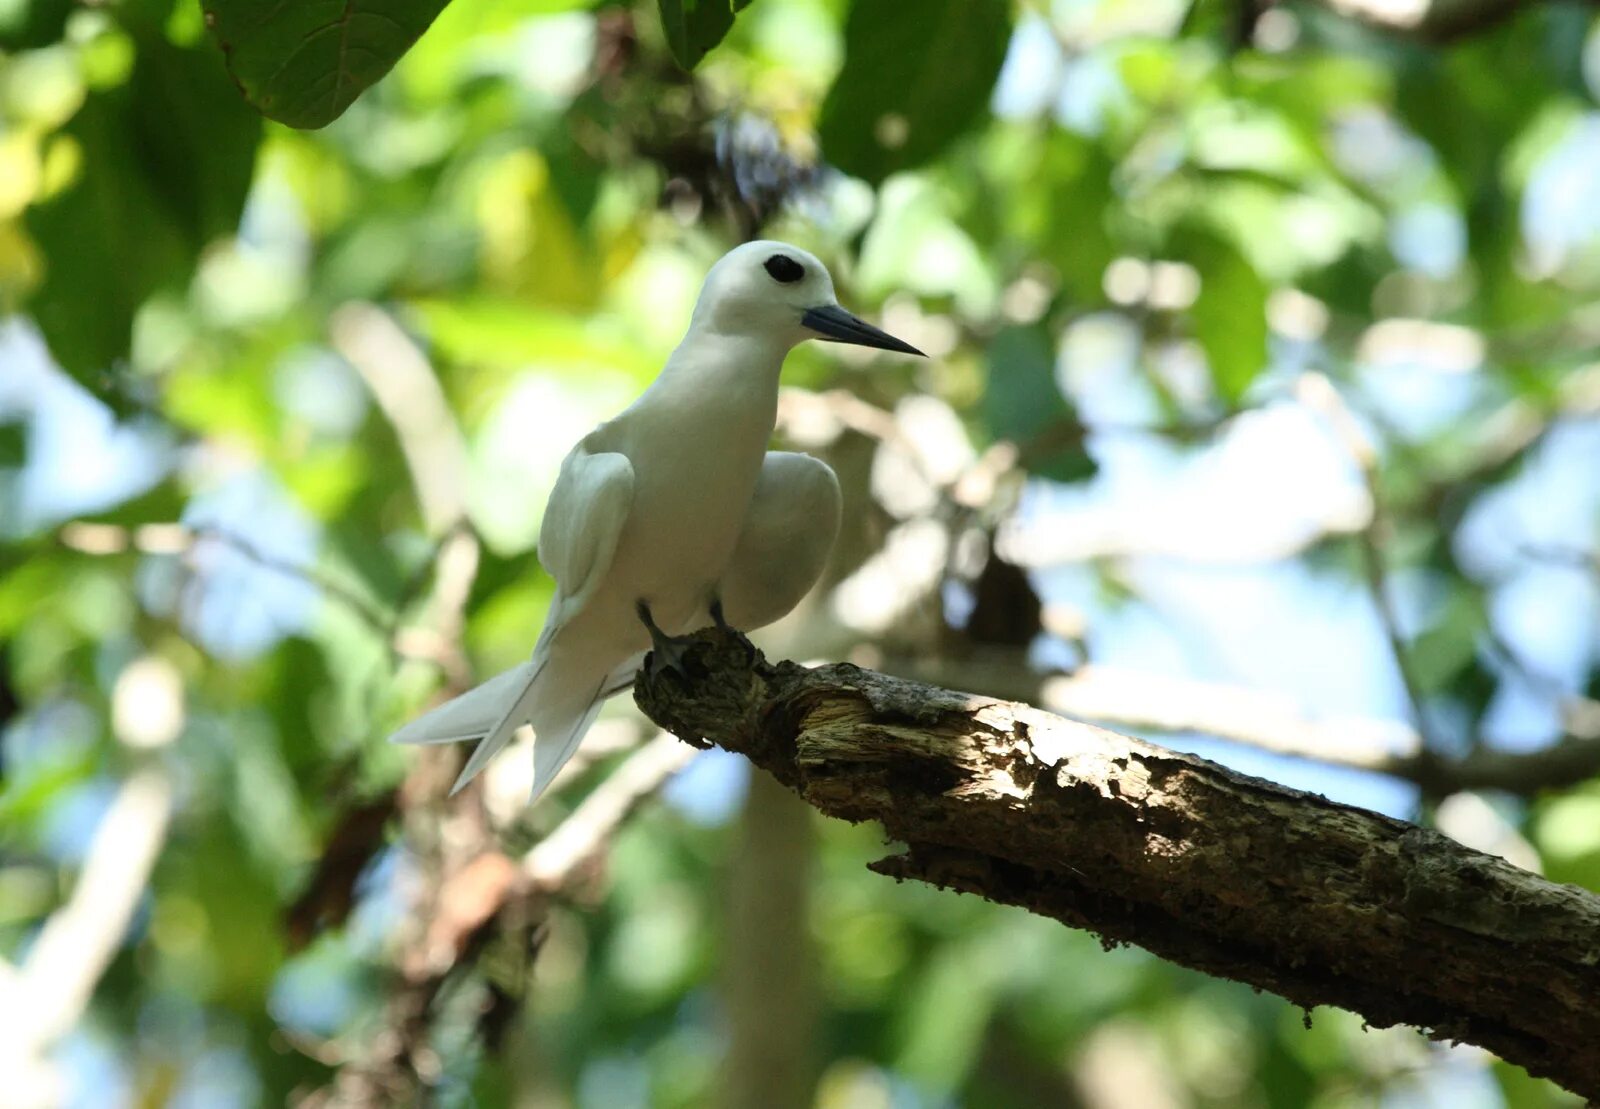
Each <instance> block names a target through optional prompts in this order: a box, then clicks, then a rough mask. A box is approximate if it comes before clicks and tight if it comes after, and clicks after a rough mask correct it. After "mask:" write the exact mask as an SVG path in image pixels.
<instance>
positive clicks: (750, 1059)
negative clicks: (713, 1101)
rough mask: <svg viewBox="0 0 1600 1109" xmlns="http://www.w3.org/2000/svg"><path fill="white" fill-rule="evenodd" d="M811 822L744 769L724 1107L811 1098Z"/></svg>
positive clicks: (793, 1103) (732, 883) (793, 1105)
mask: <svg viewBox="0 0 1600 1109" xmlns="http://www.w3.org/2000/svg"><path fill="white" fill-rule="evenodd" d="M812 820H813V817H812V815H811V810H810V809H808V808H807V807H806V806H805V805H803V804H801V803H800V802H799V801H797V800H795V798H794V795H793V794H791V793H789V792H788V791H787V790H785V789H784V788H783V787H782V786H780V785H778V784H777V783H776V782H774V781H773V780H772V779H771V778H769V777H767V776H766V775H765V774H753V775H751V777H750V792H749V793H748V794H747V795H746V797H745V803H744V812H743V813H742V814H741V815H740V818H739V841H738V843H737V845H736V846H735V848H734V855H733V861H732V865H731V866H730V868H729V890H728V902H727V903H728V934H727V945H726V947H725V949H724V950H725V953H726V957H725V959H724V961H723V967H722V988H723V999H724V1002H725V1004H726V1006H727V1010H726V1011H727V1021H728V1055H727V1058H726V1061H725V1062H724V1064H723V1074H722V1077H723V1081H722V1090H721V1101H722V1105H723V1106H724V1109H807V1107H808V1106H810V1105H812V1104H814V1103H815V1101H816V1096H815V1087H816V1033H817V1028H816V1025H817V967H816V953H815V952H814V951H813V950H812V944H811V931H810V923H811V922H810V919H809V917H810V912H809V904H808V902H809V898H808V897H807V894H808V893H809V892H810V889H811V855H812V830H811V821H812Z"/></svg>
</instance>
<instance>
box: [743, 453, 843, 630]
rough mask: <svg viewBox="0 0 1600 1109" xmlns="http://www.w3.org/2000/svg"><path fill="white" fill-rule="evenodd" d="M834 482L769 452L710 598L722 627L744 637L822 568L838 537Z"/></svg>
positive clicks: (801, 458) (810, 463) (810, 464)
mask: <svg viewBox="0 0 1600 1109" xmlns="http://www.w3.org/2000/svg"><path fill="white" fill-rule="evenodd" d="M840 505H841V498H840V495H839V479H838V478H837V477H835V476H834V473H833V470H831V469H830V468H829V467H828V464H827V463H825V462H822V461H821V460H819V459H815V458H812V457H811V456H810V455H806V454H791V453H789V452H787V451H769V452H768V453H767V457H766V459H765V460H764V461H763V463H762V466H761V476H760V478H759V479H758V480H757V482H756V490H755V494H754V496H752V497H751V499H750V509H749V512H748V513H747V514H746V516H745V521H744V528H743V530H742V531H741V532H740V534H739V544H738V546H737V547H736V548H735V549H734V552H733V558H732V559H731V560H730V561H729V563H728V568H727V570H726V571H725V572H724V574H723V578H722V581H721V583H720V584H719V588H718V592H719V594H720V595H721V597H722V609H723V614H724V616H725V617H726V618H727V621H728V623H730V624H732V625H733V626H734V627H736V628H740V629H742V630H744V631H752V630H754V629H756V628H761V627H765V626H766V625H768V624H770V623H772V622H773V621H775V620H778V619H779V618H780V617H782V616H784V615H786V614H787V613H788V612H789V610H790V609H792V608H794V606H795V605H797V604H799V603H800V600H801V598H803V597H804V596H805V595H806V593H808V592H809V591H810V589H811V587H812V586H813V585H815V584H816V583H817V579H818V578H820V577H821V576H822V571H823V568H824V567H825V566H826V565H827V562H828V554H829V552H831V551H832V550H833V542H834V540H835V538H837V537H838V534H839V517H840Z"/></svg>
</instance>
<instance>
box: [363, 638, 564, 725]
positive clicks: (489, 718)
mask: <svg viewBox="0 0 1600 1109" xmlns="http://www.w3.org/2000/svg"><path fill="white" fill-rule="evenodd" d="M543 661H544V660H543V659H542V658H533V659H529V660H528V661H527V662H525V663H523V664H522V665H521V666H513V667H512V668H511V669H510V670H507V671H505V672H504V673H503V674H497V675H495V676H494V677H492V678H490V679H489V680H488V681H486V682H484V683H483V684H482V685H478V686H474V687H473V688H471V689H469V690H467V691H466V692H465V693H463V694H462V695H461V696H459V697H456V698H454V699H452V700H449V701H446V702H445V703H444V704H442V705H440V706H439V707H438V708H436V709H433V710H431V711H429V712H426V713H424V714H423V715H421V716H419V717H417V718H416V719H415V720H413V721H411V723H409V724H407V725H406V726H405V727H403V728H401V729H400V730H399V731H397V732H395V733H394V734H393V735H391V736H390V737H389V742H390V743H457V742H460V741H462V740H467V739H478V738H479V737H481V736H485V735H488V734H489V733H490V732H491V731H493V730H494V726H495V724H497V723H498V722H499V721H500V719H501V717H503V716H504V715H505V713H506V709H507V708H509V707H510V706H511V705H512V704H513V703H515V701H516V700H517V698H518V697H519V696H520V695H521V694H522V692H523V691H524V690H525V689H527V687H528V686H529V685H530V684H531V683H532V681H533V677H534V675H535V674H536V673H537V672H538V667H539V666H540V665H541V664H542V663H543Z"/></svg>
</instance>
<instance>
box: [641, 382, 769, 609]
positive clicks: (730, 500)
mask: <svg viewBox="0 0 1600 1109" xmlns="http://www.w3.org/2000/svg"><path fill="white" fill-rule="evenodd" d="M741 402H742V403H741ZM776 413H777V390H776V385H775V383H774V387H773V389H772V390H771V397H770V400H767V399H766V398H764V397H761V396H755V397H741V396H737V395H735V396H733V397H728V396H727V395H726V394H723V395H716V394H713V395H712V396H710V397H702V398H700V403H698V404H695V405H694V406H692V407H691V408H687V409H684V410H680V411H679V412H677V413H676V414H674V415H673V416H672V417H671V418H666V419H659V420H655V421H651V422H650V423H648V424H646V428H645V431H644V433H643V434H641V435H639V436H638V438H637V440H636V441H635V442H634V443H633V444H632V445H631V449H630V451H629V456H630V460H631V461H632V463H633V468H634V494H633V505H632V507H631V508H630V510H629V513H628V521H627V524H626V525H625V526H624V528H623V533H622V537H621V540H620V541H619V543H618V548H617V554H616V558H615V560H614V562H613V564H612V573H611V574H610V575H609V576H610V579H611V582H612V583H613V585H614V586H615V591H616V594H617V595H618V597H619V599H620V600H621V601H623V602H625V603H627V604H629V605H631V604H632V603H633V601H635V600H641V599H642V600H645V601H647V602H648V603H649V604H650V606H651V609H652V611H653V612H654V613H655V615H656V619H657V621H658V622H659V623H660V624H661V626H662V627H663V628H666V629H667V630H668V631H676V630H686V629H687V625H688V624H689V623H691V622H694V621H695V620H697V619H698V618H699V617H700V616H701V615H702V614H703V613H704V611H705V604H706V601H707V600H708V598H709V594H710V592H711V590H712V589H713V588H714V587H715V585H716V583H717V580H718V579H719V578H720V577H721V575H722V573H723V570H724V569H725V568H726V566H727V564H728V562H729V560H730V559H731V558H732V556H733V551H734V547H735V546H736V545H737V543H738V540H739V534H740V531H741V530H742V528H743V525H744V520H745V516H746V515H747V513H748V511H749V507H750V500H751V497H752V496H753V494H754V492H755V486H756V481H757V479H758V478H759V476H760V473H761V462H762V459H763V458H764V457H765V455H766V448H767V443H768V441H769V440H770V438H771V435H772V427H773V422H774V420H775V418H776Z"/></svg>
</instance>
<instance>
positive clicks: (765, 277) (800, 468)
mask: <svg viewBox="0 0 1600 1109" xmlns="http://www.w3.org/2000/svg"><path fill="white" fill-rule="evenodd" d="M812 338H821V339H825V340H829V341H833V342H842V343H854V344H857V345H860V346H867V347H877V348H879V349H882V350H892V351H900V352H903V353H906V354H918V355H920V354H921V353H922V352H921V351H919V350H917V349H916V348H915V347H912V346H910V345H909V344H907V343H904V342H901V341H900V340H899V339H896V338H894V337H893V336H892V335H889V334H886V333H885V332H883V331H880V330H878V329H877V328H875V327H873V326H872V325H870V324H867V323H865V322H863V321H862V320H860V319H857V318H856V317H855V316H853V315H851V314H850V313H849V312H846V311H845V310H844V309H843V308H841V307H839V303H838V300H837V298H836V297H835V295H834V291H833V279H832V277H830V276H829V274H828V271H827V269H826V267H824V266H823V264H822V263H821V262H819V261H818V260H817V259H816V258H815V257H813V256H812V255H811V254H808V253H807V252H806V251H804V250H801V249H799V248H798V247H794V246H790V245H788V244H787V243H780V242H771V241H761V242H752V243H745V244H744V245H743V246H739V247H736V248H735V249H733V250H731V251H729V252H728V253H727V254H726V255H724V256H723V257H722V258H721V259H720V260H719V261H718V262H717V264H716V265H714V266H713V267H711V272H710V273H709V274H707V276H706V282H705V285H704V287H703V288H702V289H701V290H700V298H699V300H697V301H696V302H695V308H694V315H693V317H692V318H691V319H690V321H689V331H688V334H686V335H685V336H684V339H683V342H682V343H681V344H679V346H678V348H677V349H676V350H675V351H673V352H672V355H671V357H670V358H668V359H667V364H666V366H665V367H663V369H662V371H661V373H660V375H659V376H657V378H656V379H655V381H654V382H653V383H652V384H651V385H650V387H649V388H648V389H646V390H645V392H644V393H643V394H642V395H641V396H640V397H639V399H638V400H636V401H634V402H633V404H631V405H629V406H628V408H627V409H626V410H624V411H623V412H622V413H621V414H620V415H618V416H616V417H615V418H613V419H611V420H608V421H606V422H605V423H603V424H601V425H600V426H599V427H597V428H595V429H594V430H593V431H591V432H590V433H589V434H588V435H586V436H584V437H583V439H582V440H580V441H579V443H578V444H577V446H575V447H573V448H572V451H571V452H570V453H569V454H568V455H567V457H566V459H565V460H564V461H563V462H562V464H561V473H560V476H559V477H558V478H557V480H556V485H555V488H554V489H553V490H552V491H551V493H550V499H549V501H548V503H547V504H546V505H545V513H544V523H543V526H542V528H541V530H540V534H539V561H540V563H541V564H542V565H543V566H544V568H545V569H546V570H547V571H549V573H550V574H551V576H552V577H554V578H555V582H556V594H555V598H554V600H553V601H552V602H551V604H550V612H549V615H548V616H547V617H546V618H545V625H544V630H543V632H542V633H541V634H540V636H539V640H538V643H537V644H536V645H535V647H534V649H533V656H532V657H531V658H530V659H529V660H528V661H527V662H525V663H523V664H522V665H520V666H517V667H514V668H512V669H511V670H508V671H506V672H505V673H503V674H500V675H498V676H496V677H494V678H491V679H489V680H488V681H487V682H485V683H483V684H482V685H480V686H478V687H476V688H474V689H472V690H469V691H468V692H466V693H464V694H462V695H461V696H459V697H457V698H455V699H454V700H452V701H448V702H446V703H445V704H443V705H441V706H439V707H438V708H436V709H434V710H432V711H431V712H429V713H427V714H425V715H423V716H421V717H419V718H418V719H416V720H414V721H412V722H411V723H410V724H407V725H406V726H405V727H403V728H401V729H400V730H399V731H397V732H396V733H394V735H392V736H390V737H389V738H390V740H391V741H392V742H395V743H449V742H454V741H458V740H477V741H478V746H477V749H476V750H475V751H473V753H472V757H471V758H470V759H469V760H468V761H467V765H466V767H465V768H464V769H463V770H462V771H461V776H460V777H459V778H458V779H457V780H456V784H455V786H454V788H453V789H452V791H451V792H455V790H459V789H460V788H461V787H462V786H464V785H466V783H467V782H469V781H470V780H471V779H472V778H473V776H474V775H476V774H477V773H478V772H479V771H480V770H482V769H483V767H484V765H485V764H486V763H487V762H488V761H489V759H491V758H492V757H493V756H494V755H495V754H496V753H497V752H498V751H499V750H500V749H501V748H502V747H504V746H505V745H506V742H507V741H508V740H509V739H510V738H511V735H512V733H513V732H514V731H516V729H517V728H518V727H519V726H521V725H522V724H532V725H533V730H534V736H535V739H534V754H533V760H534V778H533V796H532V798H530V803H531V801H532V800H533V799H536V798H537V797H538V796H539V794H540V793H541V792H543V791H544V789H545V787H546V786H548V785H549V784H550V782H551V780H552V779H553V778H554V777H555V776H556V773H557V771H559V770H560V769H561V767H562V766H563V765H564V764H565V763H566V761H567V760H568V759H569V758H571V757H572V753H573V752H574V751H575V750H577V747H578V743H579V742H580V741H581V740H582V739H583V735H584V733H585V732H586V731H588V729H589V725H590V724H592V723H593V722H594V718H595V716H596V715H597V714H598V713H599V711H600V705H601V703H602V702H603V701H604V700H605V699H606V698H607V697H608V696H610V695H611V694H613V693H616V692H618V691H620V690H622V689H625V688H627V686H628V685H630V684H631V683H632V681H633V679H634V676H635V674H636V673H637V672H638V669H639V667H640V665H641V663H642V662H643V660H644V657H645V654H646V652H647V651H649V650H650V649H652V648H653V649H654V650H655V652H656V655H655V658H654V659H653V660H652V665H653V666H655V665H673V664H674V663H675V660H676V657H677V650H676V649H675V645H674V642H673V638H672V637H673V636H674V635H682V634H684V633H687V632H690V631H693V630H694V629H695V628H697V627H703V626H704V625H705V624H706V623H708V622H714V623H717V624H719V625H723V626H735V627H741V628H744V629H746V630H749V629H753V628H757V627H760V626H762V625H764V624H768V623H771V622H772V621H774V620H776V619H778V618H779V617H781V616H783V615H784V614H785V613H787V612H788V611H789V610H790V609H792V608H793V607H794V606H795V605H796V604H797V603H798V602H799V601H800V598H801V597H803V596H804V595H805V593H806V592H807V591H808V590H809V589H810V588H811V586H812V585H813V584H814V583H815V582H816V580H817V578H818V576H819V575H820V574H821V572H822V567H823V564H824V563H825V562H826V560H827V556H828V552H829V550H830V549H831V548H832V546H833V541H834V537H835V536H836V535H837V533H838V529H839V503H840V502H839V483H838V479H837V478H835V477H834V474H833V471H832V470H830V469H829V468H828V467H827V465H826V464H824V463H822V462H819V461H818V460H817V459H814V458H811V457H809V456H807V455H803V454H790V453H786V452H782V451H771V452H769V451H768V450H767V441H768V439H769V438H770V437H771V435H772V429H773V426H774V425H775V423H776V422H777V412H778V375H779V372H780V371H781V369H782V367H783V360H784V357H785V356H786V355H787V354H788V353H789V351H790V350H791V349H792V348H793V347H795V346H796V345H797V344H799V343H801V342H803V341H804V340H806V339H812Z"/></svg>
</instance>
